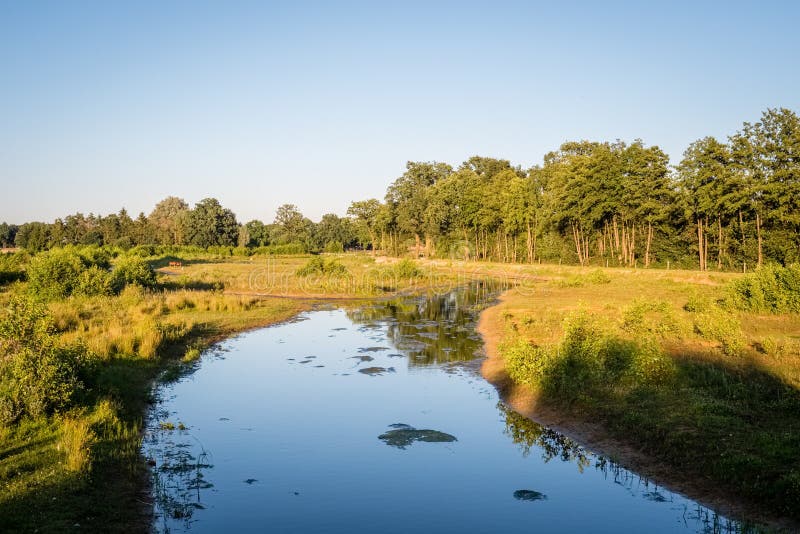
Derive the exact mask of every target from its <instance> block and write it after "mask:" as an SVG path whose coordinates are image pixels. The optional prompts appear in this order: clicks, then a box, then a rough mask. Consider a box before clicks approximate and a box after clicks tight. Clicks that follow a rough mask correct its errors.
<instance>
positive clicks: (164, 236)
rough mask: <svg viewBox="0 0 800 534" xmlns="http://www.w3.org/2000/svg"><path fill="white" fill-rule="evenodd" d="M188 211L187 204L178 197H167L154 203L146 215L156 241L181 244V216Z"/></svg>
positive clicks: (182, 228)
mask: <svg viewBox="0 0 800 534" xmlns="http://www.w3.org/2000/svg"><path fill="white" fill-rule="evenodd" d="M188 211H189V205H188V204H187V203H186V201H185V200H183V199H182V198H178V197H167V198H165V199H164V200H162V201H160V202H159V203H158V204H156V206H155V208H153V211H151V212H150V215H149V216H148V217H147V219H148V220H149V221H150V225H151V226H152V227H153V232H154V234H155V240H156V242H157V243H159V244H161V245H180V244H183V242H184V236H183V230H184V227H183V223H184V222H185V221H184V220H183V218H184V217H185V215H186V213H187V212H188Z"/></svg>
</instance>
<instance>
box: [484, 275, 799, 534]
mask: <svg viewBox="0 0 800 534" xmlns="http://www.w3.org/2000/svg"><path fill="white" fill-rule="evenodd" d="M523 272H527V273H528V274H529V275H530V276H536V277H538V278H537V279H538V280H539V282H537V283H527V282H525V281H523V283H522V284H521V285H520V286H519V287H517V288H516V289H513V290H511V291H509V292H508V293H507V295H506V297H505V299H504V301H503V303H502V304H500V305H499V307H498V309H497V310H496V311H495V313H497V316H498V317H500V318H501V320H500V323H502V324H503V326H502V328H503V329H504V333H503V334H502V337H503V342H502V343H501V345H500V352H501V354H502V355H503V357H504V360H505V366H506V370H507V372H508V373H509V375H510V377H511V378H512V379H513V380H514V381H515V382H517V383H520V384H525V385H526V386H527V387H528V388H530V389H531V390H533V391H535V392H537V395H538V399H539V400H538V402H541V403H545V404H547V405H550V406H552V407H555V408H557V409H558V410H560V411H562V412H564V413H568V414H570V415H571V417H573V418H574V419H575V420H576V421H582V420H586V421H600V422H602V424H603V426H604V427H605V428H606V430H607V431H608V433H609V434H610V435H611V436H613V437H615V438H617V439H618V440H619V441H620V442H622V443H626V444H629V445H633V446H634V447H636V448H637V449H638V450H640V451H643V452H645V453H646V454H648V455H650V456H651V457H654V458H657V459H659V460H661V461H663V462H665V463H666V464H667V465H670V466H672V467H674V468H675V469H676V470H678V471H681V472H684V473H689V474H691V475H692V476H694V477H695V478H697V479H698V480H711V481H713V483H714V484H715V485H716V486H717V487H720V488H723V491H725V492H728V493H729V494H730V495H734V496H736V497H738V498H739V499H744V500H747V501H750V502H754V503H758V505H759V506H761V507H762V509H765V510H768V511H769V512H771V513H772V514H774V515H777V516H781V517H790V518H792V519H794V520H798V519H800V458H798V456H797V452H798V451H800V416H798V414H799V413H800V343H798V337H797V333H798V332H800V316H798V315H796V314H786V313H784V314H782V315H776V314H774V311H773V310H770V311H772V312H773V313H772V314H763V313H761V312H760V310H759V313H756V312H754V311H738V310H736V309H734V308H733V307H731V306H730V302H729V299H728V298H727V297H728V296H729V294H730V291H731V289H730V287H731V285H733V287H741V286H742V282H740V281H739V280H740V279H741V277H740V276H737V275H725V274H709V273H692V272H680V271H678V272H676V271H644V270H635V271H634V270H627V271H623V270H618V269H610V270H605V278H607V279H608V282H601V283H578V284H576V283H572V282H571V281H572V280H576V279H578V280H580V279H581V277H588V276H589V274H590V272H588V271H585V270H580V269H576V268H561V269H558V268H555V267H547V268H545V269H535V268H528V270H527V271H526V270H524V269H523ZM565 281H567V282H566V283H565Z"/></svg>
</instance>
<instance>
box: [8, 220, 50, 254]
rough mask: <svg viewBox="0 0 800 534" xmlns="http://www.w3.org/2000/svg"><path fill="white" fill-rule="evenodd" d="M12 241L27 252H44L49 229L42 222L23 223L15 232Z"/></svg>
mask: <svg viewBox="0 0 800 534" xmlns="http://www.w3.org/2000/svg"><path fill="white" fill-rule="evenodd" d="M14 241H15V243H16V245H17V246H18V247H20V248H24V249H25V250H27V251H28V252H39V251H41V250H45V249H46V248H47V247H48V245H49V242H50V228H49V226H48V225H47V224H45V223H43V222H29V223H25V224H23V225H22V226H20V227H19V230H17V235H16V236H15V238H14Z"/></svg>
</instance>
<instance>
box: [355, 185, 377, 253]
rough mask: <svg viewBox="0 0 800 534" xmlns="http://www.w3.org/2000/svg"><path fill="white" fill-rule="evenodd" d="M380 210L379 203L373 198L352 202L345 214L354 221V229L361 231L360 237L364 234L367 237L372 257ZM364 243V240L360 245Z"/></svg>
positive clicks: (375, 244)
mask: <svg viewBox="0 0 800 534" xmlns="http://www.w3.org/2000/svg"><path fill="white" fill-rule="evenodd" d="M380 210H381V203H380V201H379V200H377V199H374V198H370V199H369V200H359V201H357V202H352V203H351V204H350V207H349V208H347V214H348V215H349V216H351V217H353V218H354V219H355V224H356V228H357V229H358V230H360V231H361V233H362V235H364V234H366V236H367V237H368V240H369V245H370V247H371V249H372V254H373V255H374V254H375V249H376V248H377V236H378V231H379V220H378V215H379V213H380ZM364 241H365V240H362V243H363V242H364Z"/></svg>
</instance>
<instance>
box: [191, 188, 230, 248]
mask: <svg viewBox="0 0 800 534" xmlns="http://www.w3.org/2000/svg"><path fill="white" fill-rule="evenodd" d="M184 234H185V236H186V243H187V244H190V245H196V246H199V247H211V246H234V245H236V244H237V242H238V238H239V227H238V225H237V223H236V215H234V213H233V212H232V211H231V210H229V209H225V208H223V207H222V206H221V205H220V203H219V201H218V200H217V199H215V198H205V199H203V200H201V201H200V202H198V203H197V204H196V205H195V207H194V209H192V210H191V211H189V212H187V214H186V216H185V228H184Z"/></svg>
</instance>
